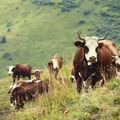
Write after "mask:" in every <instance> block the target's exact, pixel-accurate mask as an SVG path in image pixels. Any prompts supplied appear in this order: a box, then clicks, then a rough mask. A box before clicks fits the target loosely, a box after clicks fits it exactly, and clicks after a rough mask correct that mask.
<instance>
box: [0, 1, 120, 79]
mask: <svg viewBox="0 0 120 120" xmlns="http://www.w3.org/2000/svg"><path fill="white" fill-rule="evenodd" d="M32 1H35V0H9V1H7V0H1V1H0V16H1V19H0V36H5V37H6V39H7V42H6V43H4V44H0V56H1V57H0V65H2V66H3V67H1V69H0V76H1V77H3V76H6V72H5V68H4V67H6V66H7V65H11V64H16V63H26V61H27V63H29V64H31V65H32V66H33V68H36V67H37V68H45V67H46V64H47V62H48V60H49V58H51V56H53V55H54V54H56V53H57V54H60V55H62V56H63V57H64V60H65V61H66V62H67V63H70V62H71V61H72V60H71V59H72V56H73V55H74V51H75V50H74V46H73V42H74V41H75V39H76V38H77V34H76V32H77V31H78V30H81V32H82V35H83V36H91V35H98V36H100V37H101V36H103V35H104V33H105V32H106V31H108V32H109V33H110V34H109V36H108V38H110V39H113V40H115V41H118V40H119V18H118V16H119V12H118V10H114V5H117V4H118V5H119V3H120V2H119V0H115V1H116V2H115V1H113V0H110V1H109V2H108V0H105V1H104V2H97V3H98V4H96V0H91V1H89V0H86V1H81V0H76V2H75V3H74V2H73V3H71V1H72V0H68V1H69V4H70V5H72V4H76V5H77V7H70V6H69V5H68V3H67V2H66V1H63V0H53V2H54V4H55V5H39V4H37V3H36V4H34V3H33V2H32ZM36 1H39V0H36ZM61 1H63V4H62V5H60V4H59V3H60V2H61ZM116 3H117V4H116ZM111 4H112V6H110V5H111ZM111 7H112V8H111ZM63 8H65V9H66V8H67V9H70V11H69V12H67V11H64V12H63V11H62V9H63ZM86 11H87V12H88V14H86ZM102 12H106V13H107V14H109V16H104V17H103V16H101V13H102ZM113 16H114V17H113ZM80 21H84V23H82V24H81V23H80ZM110 24H111V26H110ZM118 47H119V45H118ZM6 53H8V54H9V55H10V58H12V59H10V60H9V57H8V58H7V57H4V56H5V54H6Z"/></svg>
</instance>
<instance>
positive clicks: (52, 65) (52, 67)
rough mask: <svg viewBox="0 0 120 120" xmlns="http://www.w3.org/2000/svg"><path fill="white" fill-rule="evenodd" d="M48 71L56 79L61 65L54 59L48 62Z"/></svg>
mask: <svg viewBox="0 0 120 120" xmlns="http://www.w3.org/2000/svg"><path fill="white" fill-rule="evenodd" d="M48 69H49V72H50V74H52V75H53V76H54V77H56V76H57V73H58V71H59V64H58V61H57V60H56V59H52V60H51V61H49V62H48Z"/></svg>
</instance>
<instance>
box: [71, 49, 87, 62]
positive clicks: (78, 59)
mask: <svg viewBox="0 0 120 120" xmlns="http://www.w3.org/2000/svg"><path fill="white" fill-rule="evenodd" d="M84 58H85V52H84V48H83V47H78V48H77V51H76V53H75V56H74V61H73V62H74V63H75V64H76V63H77V64H78V63H79V64H81V63H83V62H84Z"/></svg>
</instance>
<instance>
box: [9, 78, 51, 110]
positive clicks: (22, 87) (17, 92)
mask: <svg viewBox="0 0 120 120" xmlns="http://www.w3.org/2000/svg"><path fill="white" fill-rule="evenodd" d="M48 88H49V87H48V82H47V81H40V80H37V81H24V80H22V81H19V82H18V83H17V84H15V85H14V86H13V88H12V90H11V94H10V102H11V104H12V105H13V106H14V107H15V108H16V109H18V110H19V109H20V108H23V107H24V102H26V101H30V100H34V98H36V97H37V96H38V94H40V95H42V94H45V93H47V92H48Z"/></svg>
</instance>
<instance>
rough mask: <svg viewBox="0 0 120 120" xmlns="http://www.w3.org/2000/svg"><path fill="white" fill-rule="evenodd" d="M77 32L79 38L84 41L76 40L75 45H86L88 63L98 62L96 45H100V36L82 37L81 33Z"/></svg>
mask: <svg viewBox="0 0 120 120" xmlns="http://www.w3.org/2000/svg"><path fill="white" fill-rule="evenodd" d="M77 34H78V38H79V40H82V41H83V43H82V44H81V43H80V42H79V43H78V42H76V43H75V45H76V46H78V45H82V46H84V47H85V53H86V54H85V57H86V59H87V61H88V64H89V63H94V62H96V58H97V53H96V47H97V46H98V44H97V40H98V38H97V37H84V38H82V37H81V36H80V34H79V33H77Z"/></svg>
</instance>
